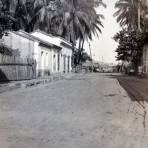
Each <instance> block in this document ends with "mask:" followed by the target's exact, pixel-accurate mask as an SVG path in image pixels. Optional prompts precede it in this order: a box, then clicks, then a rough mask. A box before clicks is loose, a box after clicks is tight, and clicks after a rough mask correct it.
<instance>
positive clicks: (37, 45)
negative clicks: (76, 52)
mask: <svg viewBox="0 0 148 148" xmlns="http://www.w3.org/2000/svg"><path fill="white" fill-rule="evenodd" d="M3 41H4V44H5V45H7V46H9V47H11V48H12V49H19V51H20V56H21V57H22V58H33V59H35V60H36V75H37V76H46V75H50V74H54V73H68V72H71V70H72V67H71V57H72V45H71V43H69V42H67V41H66V40H64V39H62V38H60V37H54V36H51V35H49V34H47V33H44V32H42V31H39V30H37V31H34V32H33V33H31V34H29V33H26V32H24V31H21V30H20V31H17V32H14V31H11V32H8V35H7V36H4V37H3Z"/></svg>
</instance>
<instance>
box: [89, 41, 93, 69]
mask: <svg viewBox="0 0 148 148" xmlns="http://www.w3.org/2000/svg"><path fill="white" fill-rule="evenodd" d="M89 51H90V57H91V59H92V71H93V57H92V51H91V45H90V42H89Z"/></svg>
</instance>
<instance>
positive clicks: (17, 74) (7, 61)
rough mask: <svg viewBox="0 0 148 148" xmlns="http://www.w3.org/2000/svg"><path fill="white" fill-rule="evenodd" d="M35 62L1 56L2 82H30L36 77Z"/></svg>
mask: <svg viewBox="0 0 148 148" xmlns="http://www.w3.org/2000/svg"><path fill="white" fill-rule="evenodd" d="M33 64H34V60H32V59H28V58H24V59H22V58H20V57H14V56H8V55H2V54H0V81H18V80H28V79H32V78H33V77H34V73H35V72H34V71H35V67H33Z"/></svg>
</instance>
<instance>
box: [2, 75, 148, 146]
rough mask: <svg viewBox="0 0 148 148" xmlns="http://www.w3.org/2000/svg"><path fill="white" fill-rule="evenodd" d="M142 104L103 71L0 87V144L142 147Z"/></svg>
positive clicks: (144, 124)
mask: <svg viewBox="0 0 148 148" xmlns="http://www.w3.org/2000/svg"><path fill="white" fill-rule="evenodd" d="M147 108H148V107H147V103H146V102H145V101H133V100H132V99H130V98H129V96H128V94H127V93H126V92H125V90H124V89H123V88H122V87H121V86H120V85H119V82H118V80H117V79H116V78H115V77H112V76H109V75H104V74H87V75H83V74H78V75H75V76H73V77H71V78H68V79H67V80H62V81H58V82H54V83H51V84H48V85H41V86H37V87H33V88H27V89H19V90H14V91H11V92H5V93H2V94H0V148H147V147H148V140H147V139H148V133H147V132H148V127H147Z"/></svg>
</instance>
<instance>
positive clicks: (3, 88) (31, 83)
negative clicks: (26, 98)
mask: <svg viewBox="0 0 148 148" xmlns="http://www.w3.org/2000/svg"><path fill="white" fill-rule="evenodd" d="M63 79H65V77H64V76H62V75H60V76H50V77H48V78H43V79H35V80H26V81H19V82H12V83H8V84H2V85H0V93H4V92H7V91H12V90H15V89H19V88H29V87H35V86H38V85H44V84H48V83H51V82H56V81H59V80H63Z"/></svg>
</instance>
